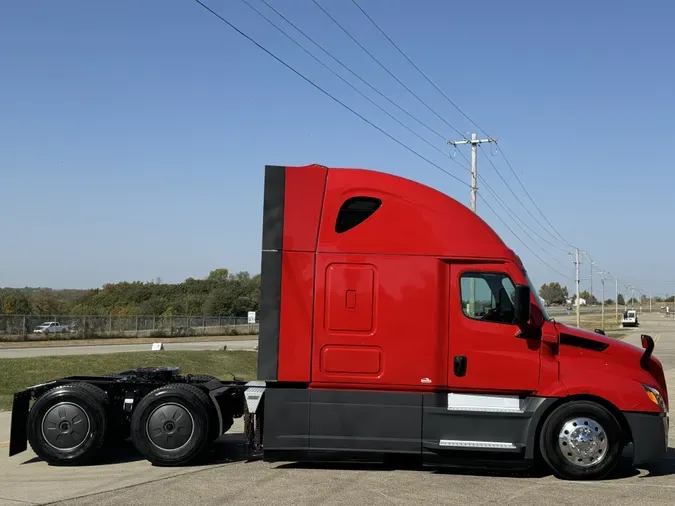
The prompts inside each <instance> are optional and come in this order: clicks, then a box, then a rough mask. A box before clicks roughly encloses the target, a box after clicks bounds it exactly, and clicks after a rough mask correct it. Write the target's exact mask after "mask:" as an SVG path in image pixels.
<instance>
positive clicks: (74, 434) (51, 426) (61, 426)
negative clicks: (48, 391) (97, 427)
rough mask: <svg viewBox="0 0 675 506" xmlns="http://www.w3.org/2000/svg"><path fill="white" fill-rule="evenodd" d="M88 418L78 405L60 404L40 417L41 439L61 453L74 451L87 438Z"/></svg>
mask: <svg viewBox="0 0 675 506" xmlns="http://www.w3.org/2000/svg"><path fill="white" fill-rule="evenodd" d="M89 427H90V422H89V416H88V415H87V412H86V411H85V410H84V409H83V408H82V407H81V406H79V405H77V404H74V403H71V402H60V403H58V404H55V405H54V406H52V407H51V408H50V409H49V410H48V411H47V412H46V413H45V416H43V417H42V437H44V438H45V441H46V442H47V444H48V445H49V446H51V447H52V448H55V449H57V450H61V451H71V450H75V449H76V448H78V447H79V446H81V445H82V444H83V443H84V442H85V441H86V439H87V437H88V436H89Z"/></svg>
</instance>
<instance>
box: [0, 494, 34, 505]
mask: <svg viewBox="0 0 675 506" xmlns="http://www.w3.org/2000/svg"><path fill="white" fill-rule="evenodd" d="M0 501H9V502H15V503H17V504H35V505H37V504H38V503H35V502H30V501H22V500H21V499H10V498H9V497H2V496H0Z"/></svg>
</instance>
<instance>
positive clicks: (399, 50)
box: [352, 0, 490, 137]
mask: <svg viewBox="0 0 675 506" xmlns="http://www.w3.org/2000/svg"><path fill="white" fill-rule="evenodd" d="M352 2H353V3H354V5H356V7H358V9H359V10H360V11H361V12H362V13H363V15H364V16H365V17H366V18H368V20H369V21H370V22H371V23H372V24H373V25H374V26H375V28H377V30H378V31H379V32H380V33H381V34H382V35H384V37H385V38H386V39H387V40H388V41H389V42H391V45H392V46H394V47H395V48H396V50H397V51H398V52H399V53H401V54H402V55H403V57H404V58H405V59H406V60H408V62H409V63H410V64H411V65H412V66H413V67H415V69H416V70H417V71H418V72H419V73H420V74H421V75H422V76H423V77H424V78H425V79H426V80H427V81H428V82H429V84H431V86H433V87H434V88H435V89H436V91H438V92H439V93H440V94H441V95H443V96H444V97H445V99H446V100H447V101H448V102H450V104H451V105H452V106H453V107H454V108H455V109H457V110H458V111H459V112H460V113H461V114H462V116H464V117H465V118H466V119H468V120H469V121H470V122H471V124H473V125H474V126H475V127H476V128H477V129H478V130H480V131H481V132H483V133H484V134H485V135H486V136H487V137H490V136H489V135H488V133H487V132H486V131H485V130H483V129H482V128H481V127H480V126H478V125H477V124H476V122H475V121H474V120H472V119H471V118H470V117H469V116H468V115H467V114H466V113H465V112H464V111H462V109H460V107H459V106H458V105H457V104H455V103H454V102H453V101H452V100H451V99H450V97H448V96H447V95H446V94H445V93H443V91H442V90H441V89H440V88H439V87H438V86H436V83H434V82H433V81H432V80H431V79H430V78H429V76H427V75H426V74H425V73H424V72H423V71H422V69H420V68H419V67H418V66H417V65H415V63H414V62H413V61H412V60H411V59H410V58H408V55H407V54H405V53H404V52H403V50H402V49H401V48H400V47H398V45H397V44H396V43H395V42H394V41H393V40H392V39H391V37H389V35H387V34H386V33H385V32H384V30H382V28H380V26H379V25H378V24H377V23H376V22H375V20H373V18H371V17H370V16H369V15H368V13H367V12H366V11H365V10H363V8H362V7H361V6H360V5H359V4H358V2H357V1H356V0H352ZM460 135H462V134H460Z"/></svg>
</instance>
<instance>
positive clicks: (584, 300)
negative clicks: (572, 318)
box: [565, 297, 586, 306]
mask: <svg viewBox="0 0 675 506" xmlns="http://www.w3.org/2000/svg"><path fill="white" fill-rule="evenodd" d="M565 302H567V304H568V305H570V306H572V305H574V304H575V302H574V301H573V300H572V299H567V300H566V301H565ZM578 302H579V305H580V306H585V305H586V299H582V298H581V297H579V301H578Z"/></svg>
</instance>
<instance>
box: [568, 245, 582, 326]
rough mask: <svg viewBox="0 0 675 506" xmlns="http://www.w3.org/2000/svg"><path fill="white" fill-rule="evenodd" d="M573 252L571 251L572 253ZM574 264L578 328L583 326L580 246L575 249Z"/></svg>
mask: <svg viewBox="0 0 675 506" xmlns="http://www.w3.org/2000/svg"><path fill="white" fill-rule="evenodd" d="M571 254H572V253H570V255H571ZM574 266H575V269H574V270H575V274H576V275H575V285H576V287H577V300H576V301H575V303H576V305H577V328H578V327H581V316H580V315H579V307H580V304H579V248H575V249H574Z"/></svg>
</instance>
